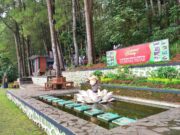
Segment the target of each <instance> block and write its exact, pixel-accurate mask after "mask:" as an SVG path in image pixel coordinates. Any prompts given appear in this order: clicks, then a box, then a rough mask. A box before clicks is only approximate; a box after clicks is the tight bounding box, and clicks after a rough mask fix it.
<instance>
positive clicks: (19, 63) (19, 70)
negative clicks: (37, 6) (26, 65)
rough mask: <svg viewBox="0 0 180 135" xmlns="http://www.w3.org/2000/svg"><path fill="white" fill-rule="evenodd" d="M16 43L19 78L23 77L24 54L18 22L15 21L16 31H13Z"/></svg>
mask: <svg viewBox="0 0 180 135" xmlns="http://www.w3.org/2000/svg"><path fill="white" fill-rule="evenodd" d="M13 35H14V40H15V45H16V56H17V61H18V76H19V78H21V77H23V75H24V73H23V63H22V55H21V53H22V52H21V44H20V34H19V27H18V24H17V23H16V22H15V31H14V32H13Z"/></svg>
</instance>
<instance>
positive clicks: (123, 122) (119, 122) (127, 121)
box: [112, 117, 136, 126]
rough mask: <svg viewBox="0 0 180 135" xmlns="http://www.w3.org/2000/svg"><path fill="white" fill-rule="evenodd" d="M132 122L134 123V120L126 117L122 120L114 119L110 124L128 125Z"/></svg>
mask: <svg viewBox="0 0 180 135" xmlns="http://www.w3.org/2000/svg"><path fill="white" fill-rule="evenodd" d="M132 122H136V120H134V119H130V118H127V117H122V118H119V119H116V120H113V121H112V123H114V124H116V125H120V126H122V125H128V124H129V123H132Z"/></svg>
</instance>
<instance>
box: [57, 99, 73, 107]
mask: <svg viewBox="0 0 180 135" xmlns="http://www.w3.org/2000/svg"><path fill="white" fill-rule="evenodd" d="M72 103H74V102H73V101H70V100H68V101H65V100H64V101H59V102H57V104H58V105H60V106H64V105H66V104H72Z"/></svg>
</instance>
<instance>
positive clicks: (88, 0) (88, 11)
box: [84, 0, 94, 64]
mask: <svg viewBox="0 0 180 135" xmlns="http://www.w3.org/2000/svg"><path fill="white" fill-rule="evenodd" d="M92 6H93V0H84V10H85V20H86V36H87V49H88V51H87V52H88V55H87V57H88V64H93V63H94V59H93V50H94V49H93V47H94V45H93V18H92V17H93V13H92V10H93V8H92Z"/></svg>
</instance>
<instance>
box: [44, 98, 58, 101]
mask: <svg viewBox="0 0 180 135" xmlns="http://www.w3.org/2000/svg"><path fill="white" fill-rule="evenodd" d="M46 100H47V101H48V102H52V101H54V100H57V98H48V99H46Z"/></svg>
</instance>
